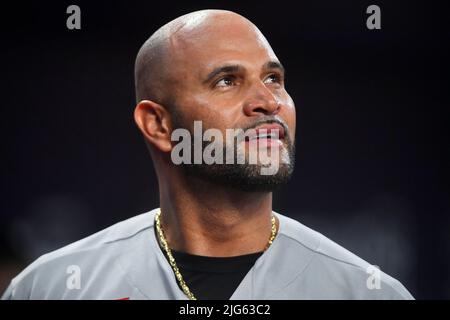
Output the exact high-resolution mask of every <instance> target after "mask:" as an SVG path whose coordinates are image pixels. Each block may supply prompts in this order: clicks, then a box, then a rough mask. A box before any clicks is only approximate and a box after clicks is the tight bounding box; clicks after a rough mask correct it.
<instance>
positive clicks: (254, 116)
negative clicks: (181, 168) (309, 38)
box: [169, 17, 295, 191]
mask: <svg viewBox="0 0 450 320" xmlns="http://www.w3.org/2000/svg"><path fill="white" fill-rule="evenodd" d="M182 32H183V36H180V37H177V35H175V36H173V37H172V39H171V42H170V45H171V48H170V51H171V61H172V62H173V64H171V66H170V68H169V70H170V71H169V72H170V78H171V79H172V80H173V81H172V82H171V84H170V91H169V92H171V93H172V97H171V100H172V101H173V102H174V106H173V107H174V109H175V110H176V116H175V118H174V125H175V127H181V128H186V129H188V130H190V131H191V132H193V124H194V121H198V120H201V121H202V126H203V130H206V129H209V128H215V129H218V130H220V131H221V132H222V134H223V136H224V137H225V135H226V129H243V130H246V129H249V128H255V129H257V128H260V127H262V126H265V125H267V124H271V125H272V127H273V126H274V125H275V126H276V125H277V124H278V125H280V128H281V129H282V130H281V131H283V132H282V133H280V134H281V135H284V138H282V139H281V143H280V144H279V145H278V146H277V148H279V154H280V168H279V170H278V172H277V173H276V174H275V175H274V176H261V174H260V171H259V170H258V167H259V165H249V164H245V165H237V164H234V165H230V164H223V165H217V164H215V165H206V164H201V165H187V166H185V167H186V168H187V172H188V173H190V174H193V175H196V176H200V177H203V178H206V179H214V181H216V182H224V183H227V184H230V185H234V186H236V187H239V188H242V189H245V190H255V191H257V190H265V191H270V190H272V189H273V188H274V187H275V186H277V185H279V184H282V183H284V182H286V180H287V179H288V178H289V176H290V175H291V173H292V171H293V165H294V163H293V162H294V146H293V142H294V139H295V106H294V103H293V101H292V99H291V97H290V96H289V94H288V93H287V92H286V89H285V87H284V70H283V67H282V66H281V64H280V63H279V61H278V59H277V57H276V56H275V54H274V52H273V51H272V49H271V47H270V46H269V44H268V43H267V41H266V40H265V39H264V38H263V37H262V36H261V35H260V33H258V32H257V31H256V30H255V29H254V28H253V27H252V26H251V25H250V24H248V23H247V22H245V21H242V20H241V19H236V18H234V17H221V18H219V21H215V22H214V23H211V24H209V25H207V26H204V27H200V28H195V29H193V30H183V31H182ZM266 142H267V141H266ZM242 144H243V145H242V147H244V148H245V149H246V150H247V151H248V149H249V148H250V146H249V145H248V143H247V142H245V141H244V142H242ZM228 147H229V146H228ZM247 154H248V153H247Z"/></svg>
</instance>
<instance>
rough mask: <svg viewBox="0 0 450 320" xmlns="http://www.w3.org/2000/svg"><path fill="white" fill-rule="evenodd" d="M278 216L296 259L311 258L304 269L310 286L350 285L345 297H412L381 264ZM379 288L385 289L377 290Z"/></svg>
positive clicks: (282, 231)
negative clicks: (366, 259)
mask: <svg viewBox="0 0 450 320" xmlns="http://www.w3.org/2000/svg"><path fill="white" fill-rule="evenodd" d="M277 215H278V217H279V219H280V225H281V227H280V236H281V238H283V240H284V242H285V243H286V244H288V243H289V245H291V246H293V247H294V248H296V250H294V251H292V252H293V262H294V260H295V259H297V260H300V259H302V260H304V259H305V257H308V263H307V265H305V268H304V269H303V270H302V271H301V272H302V275H303V276H305V277H304V278H307V279H308V280H306V281H307V282H311V286H315V287H316V288H321V289H322V290H326V289H328V290H329V292H333V290H334V289H335V288H339V287H340V288H342V287H345V286H347V287H348V288H349V291H348V292H351V294H350V295H349V296H348V297H345V296H343V298H375V299H376V298H391V299H410V298H412V296H411V294H410V293H409V292H408V291H407V290H406V289H405V287H404V286H403V285H402V284H401V283H400V282H399V281H398V280H396V279H394V278H393V277H391V276H389V275H388V274H386V273H384V272H383V271H381V270H380V269H379V268H378V266H376V265H373V264H370V263H369V262H367V261H365V260H364V259H362V258H360V257H359V256H357V255H356V254H354V253H352V252H350V251H349V250H347V249H345V248H344V247H342V246H341V245H339V244H337V243H336V242H334V241H332V240H330V239H329V238H327V237H326V236H324V235H323V234H321V233H319V232H317V231H315V230H313V229H311V228H309V227H307V226H305V225H303V224H302V223H300V222H299V221H297V220H294V219H292V218H289V217H286V216H283V215H280V214H277ZM299 278H300V277H299ZM312 282H314V283H315V284H313V283H312ZM294 283H295V281H294ZM303 284H304V283H303ZM377 287H381V288H383V290H375V289H377ZM377 294H378V295H379V296H377ZM331 296H332V295H331Z"/></svg>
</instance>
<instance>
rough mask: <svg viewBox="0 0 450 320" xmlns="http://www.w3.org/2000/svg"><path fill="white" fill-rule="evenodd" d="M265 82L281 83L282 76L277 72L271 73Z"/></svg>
mask: <svg viewBox="0 0 450 320" xmlns="http://www.w3.org/2000/svg"><path fill="white" fill-rule="evenodd" d="M264 82H265V83H281V77H280V76H279V75H277V74H271V75H269V76H268V77H267V78H266V79H265V80H264Z"/></svg>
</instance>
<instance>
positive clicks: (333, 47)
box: [0, 1, 450, 299]
mask: <svg viewBox="0 0 450 320" xmlns="http://www.w3.org/2000/svg"><path fill="white" fill-rule="evenodd" d="M393 2H394V1H360V2H358V1H295V4H293V2H283V1H271V2H269V1H267V2H261V1H258V2H251V1H242V2H237V1H197V2H188V1H180V2H173V1H145V2H144V1H143V2H132V1H95V2H94V1H70V2H69V1H59V3H51V2H47V1H46V2H44V1H35V2H20V3H18V4H16V5H11V4H7V3H2V4H1V5H0V6H1V8H0V12H1V16H0V34H1V53H0V54H1V59H0V63H1V65H0V67H1V77H0V81H1V117H0V119H1V120H0V121H1V129H0V130H1V136H2V137H3V139H2V143H1V146H2V158H1V173H2V184H1V195H2V196H1V204H0V213H1V216H0V248H1V250H0V291H3V289H4V287H5V286H6V285H7V282H9V280H10V278H11V277H12V276H13V275H15V274H17V273H18V272H19V271H20V270H21V269H22V268H23V267H24V266H25V265H26V264H28V263H30V262H31V261H32V260H34V259H35V258H37V257H38V256H39V255H41V254H43V253H45V252H48V251H51V250H53V249H56V248H58V247H61V246H63V245H65V244H67V243H70V242H72V241H75V240H77V239H80V238H82V237H85V236H88V235H89V234H91V233H93V232H95V231H97V230H100V229H103V228H105V227H107V226H109V225H111V224H113V223H115V222H118V221H120V220H124V219H126V218H128V217H131V216H134V215H137V214H139V213H142V212H145V211H148V210H150V209H152V208H154V207H157V206H158V192H157V185H156V180H155V175H154V172H153V167H152V163H151V159H150V157H149V155H148V154H147V151H146V148H145V145H144V142H143V139H142V138H141V136H140V134H139V132H138V130H137V128H136V127H135V125H134V122H133V117H132V112H133V109H134V105H135V102H134V85H133V65H134V58H135V55H136V53H137V51H138V49H139V47H140V46H141V44H142V43H143V42H144V41H145V40H146V39H147V38H148V37H149V36H150V35H151V33H153V32H154V31H155V30H156V29H157V28H158V27H159V26H161V25H162V24H164V23H166V22H168V21H170V20H172V19H174V18H176V17H177V16H179V15H182V14H185V13H188V12H190V11H194V10H198V9H205V8H223V9H230V10H233V11H236V12H238V13H240V14H242V15H244V16H246V17H247V18H249V19H250V20H252V21H253V22H254V23H255V24H256V25H257V26H258V27H259V28H260V29H261V31H262V32H263V33H264V34H265V35H266V37H267V38H268V40H269V42H270V43H271V44H272V47H273V48H274V50H275V52H276V53H277V55H278V57H279V58H280V60H281V61H282V63H283V64H284V65H285V67H286V68H287V88H288V91H289V92H290V94H291V96H292V97H293V99H294V101H295V102H296V106H297V121H298V128H297V155H296V161H297V166H296V171H295V175H294V178H293V179H292V181H291V182H290V184H289V185H288V186H286V187H285V188H283V189H282V190H281V191H280V192H277V193H276V194H275V204H274V209H275V210H276V211H278V212H280V213H282V214H285V215H288V216H291V217H294V218H295V219H297V220H299V221H301V222H302V223H303V224H306V225H307V226H309V227H311V228H313V229H315V230H317V231H319V232H321V233H323V234H325V235H326V236H328V237H330V238H331V239H333V240H334V241H336V242H338V243H339V244H341V245H343V246H344V247H346V248H347V249H349V250H350V251H352V252H354V253H356V254H357V255H359V256H361V257H362V258H363V259H365V260H367V261H369V262H370V263H373V264H377V265H379V266H380V267H381V269H382V270H384V271H385V272H387V273H388V274H390V275H392V276H394V277H395V278H397V279H399V280H400V281H401V282H402V283H403V284H404V285H405V286H406V287H407V288H408V289H409V290H410V292H411V293H412V294H413V295H414V296H415V297H416V298H427V299H429V298H447V299H448V298H450V275H449V271H450V235H449V234H450V233H449V231H450V219H449V214H450V200H449V183H448V163H449V162H448V160H449V159H448V150H449V146H450V145H449V142H448V138H449V130H448V125H447V123H448V119H449V112H448V111H447V108H448V106H449V104H448V98H447V95H448V85H449V81H448V80H449V79H448V78H449V77H448V71H447V70H448V58H449V46H448V44H449V40H450V39H449V38H450V37H449V32H448V30H449V27H448V25H447V24H448V23H450V22H449V19H448V11H446V10H445V7H444V6H443V5H442V3H443V2H442V3H441V2H434V3H432V2H422V3H420V2H411V1H395V3H393ZM70 4H77V5H79V6H80V7H81V30H68V29H67V28H66V19H67V17H68V14H66V8H67V6H68V5H70ZM370 4H377V5H379V6H380V7H381V23H382V29H381V30H374V31H371V30H368V29H367V28H366V19H367V17H368V15H367V14H366V13H365V12H366V8H367V6H369V5H370ZM205 50H207V48H205Z"/></svg>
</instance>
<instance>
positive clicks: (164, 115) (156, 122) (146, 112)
mask: <svg viewBox="0 0 450 320" xmlns="http://www.w3.org/2000/svg"><path fill="white" fill-rule="evenodd" d="M134 121H135V122H136V124H137V126H138V127H139V129H140V130H141V132H142V134H143V135H144V137H145V139H146V140H147V141H148V142H149V143H150V144H151V145H152V146H153V147H155V148H156V149H158V150H160V151H162V152H170V151H171V150H172V143H171V140H170V135H171V122H170V114H169V112H168V111H167V110H166V108H164V107H163V106H162V105H160V104H157V103H155V102H153V101H150V100H142V101H140V102H139V103H138V104H137V105H136V108H135V109H134Z"/></svg>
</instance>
